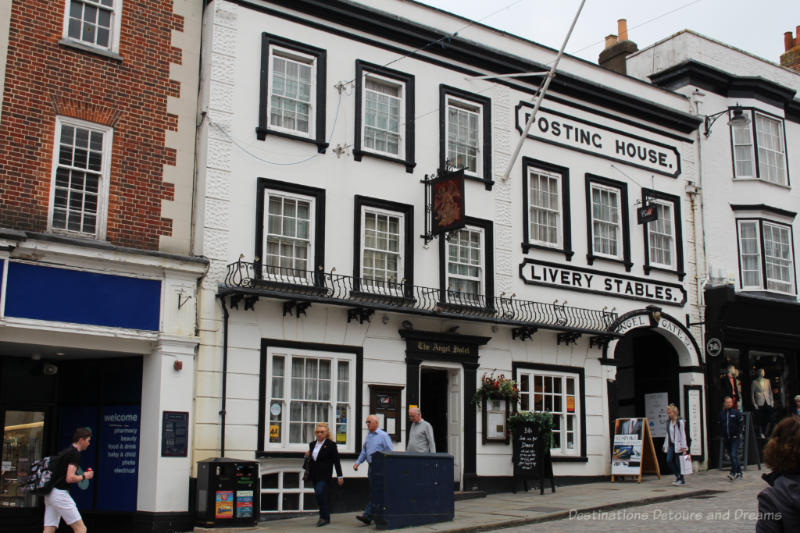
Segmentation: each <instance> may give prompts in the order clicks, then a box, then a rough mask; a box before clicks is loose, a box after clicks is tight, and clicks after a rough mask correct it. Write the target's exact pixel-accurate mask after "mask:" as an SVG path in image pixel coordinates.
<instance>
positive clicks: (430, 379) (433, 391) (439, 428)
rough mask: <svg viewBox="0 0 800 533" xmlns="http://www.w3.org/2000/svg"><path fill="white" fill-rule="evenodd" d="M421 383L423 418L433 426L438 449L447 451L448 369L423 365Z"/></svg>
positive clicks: (438, 450)
mask: <svg viewBox="0 0 800 533" xmlns="http://www.w3.org/2000/svg"><path fill="white" fill-rule="evenodd" d="M419 385H420V387H419V388H420V405H419V407H420V409H421V411H422V418H424V419H425V420H427V421H428V422H430V424H431V425H432V426H433V438H434V440H435V441H436V451H437V452H442V453H444V452H447V370H438V369H433V368H424V367H423V368H422V369H421V371H420V384H419Z"/></svg>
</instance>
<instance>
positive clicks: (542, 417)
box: [508, 411, 553, 448]
mask: <svg viewBox="0 0 800 533" xmlns="http://www.w3.org/2000/svg"><path fill="white" fill-rule="evenodd" d="M525 424H531V425H532V426H533V428H534V431H535V432H536V433H537V434H538V435H539V436H540V438H542V439H544V441H545V442H548V443H550V447H551V448H552V447H553V415H552V413H548V412H546V411H519V412H516V413H514V414H513V415H511V416H510V417H508V425H509V427H510V429H511V433H512V434H514V435H516V433H517V432H518V431H519V428H520V427H522V426H523V425H525Z"/></svg>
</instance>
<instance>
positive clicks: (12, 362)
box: [0, 0, 206, 532]
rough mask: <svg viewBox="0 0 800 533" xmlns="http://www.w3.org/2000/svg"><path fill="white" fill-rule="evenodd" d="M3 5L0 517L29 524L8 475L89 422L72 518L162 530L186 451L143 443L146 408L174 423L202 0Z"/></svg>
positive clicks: (182, 400)
mask: <svg viewBox="0 0 800 533" xmlns="http://www.w3.org/2000/svg"><path fill="white" fill-rule="evenodd" d="M3 4H4V5H3V6H2V7H0V20H2V22H0V55H1V56H2V61H0V68H2V75H0V96H1V97H2V112H1V114H0V274H1V276H0V419H2V421H3V426H2V427H3V428H4V429H3V447H2V452H0V453H2V461H3V476H2V479H1V480H0V483H2V490H0V531H15V532H19V531H28V530H30V531H41V524H42V510H41V501H39V500H40V499H39V498H38V497H34V496H31V495H29V494H25V493H22V492H21V491H20V490H19V486H18V480H19V479H20V478H21V477H22V476H23V475H24V474H25V473H26V470H27V467H28V465H29V464H30V462H31V461H33V460H35V459H36V458H38V457H41V456H42V455H50V454H52V453H55V452H57V451H58V450H60V449H62V448H64V447H65V446H66V445H68V444H69V441H70V440H71V439H70V437H71V432H72V431H73V430H74V428H75V427H77V426H89V427H90V428H92V430H93V432H94V438H93V440H92V446H91V448H90V449H89V450H88V451H87V452H85V453H84V454H83V457H84V462H85V465H83V466H85V467H88V466H92V467H93V468H94V469H95V470H96V472H97V476H96V477H95V479H94V481H93V482H92V486H91V487H89V489H88V490H85V491H80V490H76V491H74V497H75V498H76V501H77V503H78V506H79V508H80V510H81V512H82V514H83V516H84V520H85V521H86V522H87V525H88V526H89V529H90V530H93V531H103V530H113V531H121V530H124V529H125V528H126V527H129V528H132V529H133V530H137V531H141V530H143V529H147V530H148V531H157V530H164V531H165V530H169V529H173V530H174V528H175V527H177V524H180V523H181V520H183V521H184V522H185V521H186V520H187V519H188V501H187V498H186V494H187V492H188V485H189V474H190V462H189V457H188V454H187V453H186V452H185V451H184V452H183V453H180V452H181V450H180V446H177V447H176V445H175V442H174V440H173V441H170V442H172V444H171V446H172V448H176V449H173V450H172V452H170V450H167V451H166V453H165V449H163V448H162V447H161V444H162V442H161V437H162V427H163V426H162V418H163V414H164V412H165V411H167V412H173V413H175V412H177V413H179V414H181V416H182V414H183V413H185V414H186V415H185V416H186V420H187V422H186V425H185V426H184V427H188V413H190V412H191V410H192V380H193V372H194V369H193V356H194V350H195V347H196V345H197V338H196V329H197V324H196V320H195V294H196V286H197V280H198V278H199V277H201V276H202V275H203V273H204V272H205V269H206V263H205V261H204V260H203V259H201V258H197V257H192V256H191V255H190V254H191V238H190V236H191V224H192V217H191V206H192V195H193V191H194V188H193V175H194V174H193V173H194V131H195V120H196V116H197V86H198V71H199V68H198V65H199V56H200V33H201V32H200V26H201V20H202V2H196V1H195V0H152V1H148V2H134V1H130V0H42V1H37V2H30V1H23V0H14V1H13V2H3ZM181 416H177V418H175V419H176V420H178V421H179V422H180V420H182V418H181ZM179 425H180V424H179ZM164 431H166V430H164ZM187 431H188V429H187ZM123 437H124V438H123ZM189 438H190V435H189V434H188V433H186V432H184V433H183V434H182V435H181V436H180V438H179V439H178V440H182V441H184V442H186V441H188V439H189ZM178 444H180V443H178ZM173 452H174V453H173ZM120 513H122V514H120ZM120 516H122V517H123V518H124V519H123V520H121V522H122V523H120V519H119V517H120Z"/></svg>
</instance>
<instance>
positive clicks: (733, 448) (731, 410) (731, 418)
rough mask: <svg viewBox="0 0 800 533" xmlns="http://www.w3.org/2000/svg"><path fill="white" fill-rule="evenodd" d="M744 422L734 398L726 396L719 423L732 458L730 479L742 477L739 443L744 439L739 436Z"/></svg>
mask: <svg viewBox="0 0 800 533" xmlns="http://www.w3.org/2000/svg"><path fill="white" fill-rule="evenodd" d="M743 424H744V417H743V416H742V413H741V412H740V411H739V410H738V409H736V408H735V407H734V406H733V398H731V397H730V396H725V402H724V403H723V404H722V412H721V413H720V414H719V425H720V429H721V430H722V431H721V433H722V440H723V443H724V444H725V449H726V450H727V451H728V455H729V456H730V458H731V473H730V474H728V479H730V480H731V481H735V480H737V479H742V467H741V465H739V444H740V443H741V442H742V440H741V439H740V438H739V437H740V436H741V434H742V429H744V428H743V427H742V426H743Z"/></svg>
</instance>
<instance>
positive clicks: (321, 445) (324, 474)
mask: <svg viewBox="0 0 800 533" xmlns="http://www.w3.org/2000/svg"><path fill="white" fill-rule="evenodd" d="M314 435H315V436H316V440H313V441H311V442H309V443H308V451H307V452H306V454H305V456H306V463H307V465H308V466H307V469H306V472H307V477H308V478H309V481H311V482H312V483H313V484H314V495H315V496H316V497H317V506H318V507H319V520H318V521H317V527H320V526H324V525H327V524H329V523H330V521H331V513H330V511H329V510H328V500H327V499H326V497H325V490H326V489H327V488H328V483H330V481H331V478H332V477H333V467H334V466H335V467H336V477H337V482H338V483H339V486H340V487H341V486H342V484H343V483H344V478H343V477H342V465H341V464H340V463H339V450H338V449H337V447H336V443H335V442H333V441H332V440H331V439H330V429H329V428H328V424H327V423H325V422H320V423H318V424H317V427H316V428H315V429H314ZM304 479H305V477H304Z"/></svg>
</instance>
